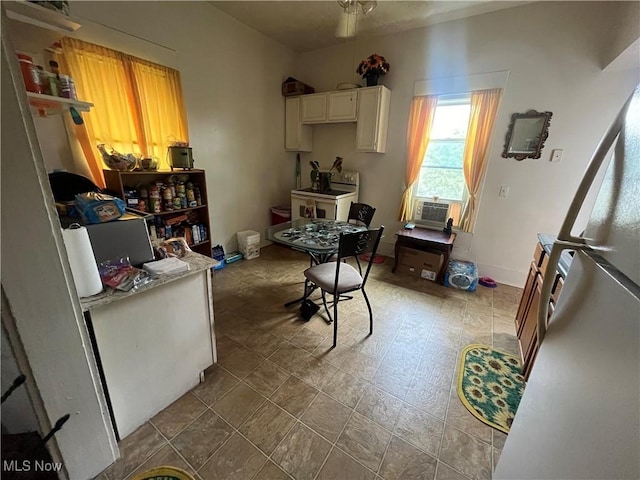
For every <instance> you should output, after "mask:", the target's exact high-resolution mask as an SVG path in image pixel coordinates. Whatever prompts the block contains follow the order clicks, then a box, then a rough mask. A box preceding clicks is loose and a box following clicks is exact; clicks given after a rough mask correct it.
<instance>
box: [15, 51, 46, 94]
mask: <svg viewBox="0 0 640 480" xmlns="http://www.w3.org/2000/svg"><path fill="white" fill-rule="evenodd" d="M18 62H20V71H21V72H22V80H23V81H24V86H25V88H26V89H27V92H33V93H42V87H41V86H40V75H39V73H38V68H37V67H36V66H35V65H34V64H33V59H32V58H31V57H30V56H29V55H25V54H24V53H18Z"/></svg>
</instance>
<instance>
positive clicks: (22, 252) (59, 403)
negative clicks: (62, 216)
mask: <svg viewBox="0 0 640 480" xmlns="http://www.w3.org/2000/svg"><path fill="white" fill-rule="evenodd" d="M2 20H3V29H2V31H3V34H2V68H0V73H1V74H2V75H1V76H2V113H3V115H6V118H11V119H13V120H14V121H11V122H7V121H4V122H2V142H1V143H2V158H3V162H2V175H1V179H2V184H1V189H0V190H1V192H2V212H1V213H2V226H3V228H2V242H1V243H2V289H3V292H4V293H5V294H6V304H5V302H4V299H3V302H2V308H3V309H6V310H7V311H5V312H3V326H5V328H7V329H9V327H8V322H7V320H6V317H12V318H13V319H14V320H15V328H14V329H13V333H12V331H9V330H8V331H7V333H8V334H9V336H8V339H9V340H10V342H11V346H12V348H13V353H14V354H15V356H16V359H17V360H18V364H19V365H22V364H24V363H25V357H26V358H27V359H28V364H29V367H30V372H27V371H26V369H25V370H22V371H23V372H24V373H25V374H28V375H29V377H28V380H27V382H28V384H29V385H31V384H32V382H35V385H36V386H37V390H36V391H35V392H34V391H33V390H29V391H30V396H31V398H32V399H34V396H33V395H31V394H33V393H39V394H40V397H41V399H42V402H39V401H37V400H35V399H34V406H35V407H36V408H37V409H38V410H36V413H37V414H38V420H39V421H40V422H42V423H45V425H44V426H42V427H41V430H48V429H49V428H50V427H51V426H52V425H53V424H54V422H55V421H56V420H57V419H58V418H60V417H62V416H63V415H65V414H67V413H69V414H70V415H71V417H70V418H69V420H68V422H67V423H66V424H65V425H64V427H63V428H62V430H60V431H59V432H58V433H57V434H56V436H55V439H54V440H53V441H52V445H53V447H55V446H56V445H57V446H58V447H59V451H60V452H61V454H62V457H63V459H64V463H65V467H66V469H67V472H68V477H69V478H73V479H76V478H93V477H94V476H96V475H97V474H98V473H99V472H100V471H101V470H102V469H103V468H105V467H106V466H107V465H109V464H110V463H112V462H113V461H114V460H115V459H116V458H117V445H116V442H115V436H114V434H113V431H112V429H111V425H110V422H109V418H108V413H107V409H106V404H105V402H104V396H103V394H102V387H101V385H100V383H99V379H98V372H97V368H96V365H95V362H94V358H93V354H92V352H91V350H90V347H89V348H87V347H88V346H89V345H90V342H89V339H88V335H87V332H86V329H85V328H84V320H83V317H82V312H81V309H80V302H79V300H78V297H77V294H76V292H75V287H74V286H73V280H72V278H71V270H70V267H69V262H68V259H67V257H66V251H65V248H64V245H63V242H62V234H61V232H60V230H59V228H54V225H56V224H58V220H57V215H56V213H55V209H54V206H53V197H52V194H51V190H50V189H49V188H45V189H43V185H46V182H47V178H46V172H45V171H44V162H43V160H42V154H41V152H40V149H39V146H38V141H37V139H36V132H35V128H34V126H33V122H32V121H31V115H30V114H29V106H28V104H27V99H26V94H25V93H24V89H23V88H24V87H23V82H22V78H21V74H20V70H19V66H18V62H17V60H16V58H15V55H14V48H13V45H12V44H11V43H10V40H8V39H6V38H5V33H4V32H5V31H6V30H5V28H4V26H5V24H4V17H3V19H2ZM25 219H28V221H25ZM15 330H17V332H15ZM18 335H19V342H20V343H21V345H19V346H20V347H21V348H20V349H18V348H17V347H18V345H17V343H18V341H17V340H16V341H14V338H16V337H17V336H18ZM18 352H20V353H21V355H20V356H18ZM3 373H5V372H3ZM31 375H32V376H33V377H32V378H31ZM34 390H35V389H34ZM39 405H40V406H41V407H42V408H39V407H38V406H39ZM47 419H48V422H47V421H46V420H47ZM47 423H48V425H46V424H47ZM49 448H50V449H52V450H53V452H52V453H54V454H55V453H56V451H57V448H52V446H49ZM63 478H64V477H63Z"/></svg>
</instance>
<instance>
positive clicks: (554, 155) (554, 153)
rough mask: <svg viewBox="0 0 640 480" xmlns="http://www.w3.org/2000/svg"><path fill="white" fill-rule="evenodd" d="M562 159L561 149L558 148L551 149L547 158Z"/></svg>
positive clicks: (551, 159)
mask: <svg viewBox="0 0 640 480" xmlns="http://www.w3.org/2000/svg"><path fill="white" fill-rule="evenodd" d="M561 159H562V150H560V149H557V148H556V149H555V150H551V158H550V159H549V161H550V162H559V161H560V160H561Z"/></svg>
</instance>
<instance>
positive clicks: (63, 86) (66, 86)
mask: <svg viewBox="0 0 640 480" xmlns="http://www.w3.org/2000/svg"><path fill="white" fill-rule="evenodd" d="M58 77H59V78H58V95H60V96H61V97H62V98H73V97H72V96H71V95H72V93H71V82H70V80H71V79H70V78H69V75H59V76H58Z"/></svg>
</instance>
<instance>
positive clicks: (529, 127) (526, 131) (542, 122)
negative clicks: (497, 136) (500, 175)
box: [502, 110, 551, 160]
mask: <svg viewBox="0 0 640 480" xmlns="http://www.w3.org/2000/svg"><path fill="white" fill-rule="evenodd" d="M550 122H551V112H537V111H535V110H529V111H528V112H526V113H514V114H513V115H511V124H510V125H509V130H507V138H506V140H505V144H504V151H503V152H502V156H503V157H504V158H515V159H516V160H524V159H525V158H540V153H541V152H542V147H543V146H544V142H545V140H546V139H547V137H548V136H549V123H550Z"/></svg>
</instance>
